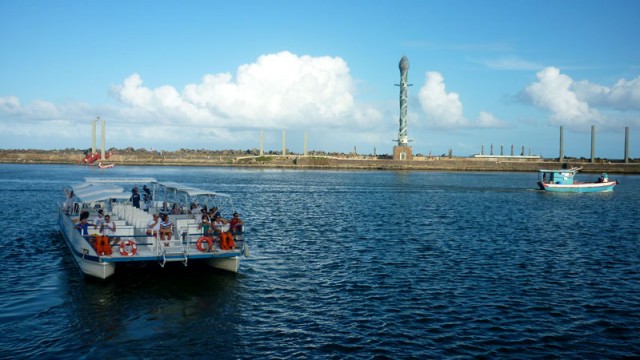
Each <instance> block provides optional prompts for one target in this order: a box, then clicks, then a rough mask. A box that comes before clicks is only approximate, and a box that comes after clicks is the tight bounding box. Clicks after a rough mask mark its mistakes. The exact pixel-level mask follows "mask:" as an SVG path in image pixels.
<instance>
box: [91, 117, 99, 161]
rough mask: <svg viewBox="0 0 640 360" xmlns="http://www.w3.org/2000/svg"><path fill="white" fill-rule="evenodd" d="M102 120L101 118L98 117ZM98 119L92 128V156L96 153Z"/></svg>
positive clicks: (94, 121)
mask: <svg viewBox="0 0 640 360" xmlns="http://www.w3.org/2000/svg"><path fill="white" fill-rule="evenodd" d="M98 119H100V116H98ZM98 119H96V120H93V126H92V127H91V155H93V154H95V153H96V122H97V121H98Z"/></svg>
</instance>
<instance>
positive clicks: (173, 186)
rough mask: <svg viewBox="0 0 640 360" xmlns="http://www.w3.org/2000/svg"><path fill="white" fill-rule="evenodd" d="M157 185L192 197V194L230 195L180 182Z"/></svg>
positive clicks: (166, 182)
mask: <svg viewBox="0 0 640 360" xmlns="http://www.w3.org/2000/svg"><path fill="white" fill-rule="evenodd" d="M158 185H160V186H162V187H164V188H165V189H167V190H169V191H175V192H182V193H185V194H186V195H188V196H190V197H193V196H221V197H231V196H230V195H228V194H223V193H219V192H214V191H209V190H203V189H198V188H195V187H191V186H186V185H184V184H180V183H177V182H172V181H165V182H159V183H158Z"/></svg>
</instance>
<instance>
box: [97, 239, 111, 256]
mask: <svg viewBox="0 0 640 360" xmlns="http://www.w3.org/2000/svg"><path fill="white" fill-rule="evenodd" d="M96 252H97V253H98V255H111V254H112V253H113V251H112V250H111V245H109V237H107V236H96Z"/></svg>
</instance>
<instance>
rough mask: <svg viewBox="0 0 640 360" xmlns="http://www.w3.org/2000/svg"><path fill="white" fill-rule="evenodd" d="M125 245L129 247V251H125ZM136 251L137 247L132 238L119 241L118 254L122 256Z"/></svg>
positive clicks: (131, 254)
mask: <svg viewBox="0 0 640 360" xmlns="http://www.w3.org/2000/svg"><path fill="white" fill-rule="evenodd" d="M127 247H129V248H130V249H131V251H127V249H126V248H127ZM137 251H138V247H137V246H136V242H135V241H133V240H125V241H123V242H121V243H120V255H122V256H133V255H135V254H136V252H137Z"/></svg>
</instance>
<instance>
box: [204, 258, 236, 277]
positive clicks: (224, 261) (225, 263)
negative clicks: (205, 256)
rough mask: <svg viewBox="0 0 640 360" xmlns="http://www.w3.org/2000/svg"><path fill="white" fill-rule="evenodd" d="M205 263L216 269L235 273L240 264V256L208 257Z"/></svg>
mask: <svg viewBox="0 0 640 360" xmlns="http://www.w3.org/2000/svg"><path fill="white" fill-rule="evenodd" d="M207 264H209V266H211V267H213V268H216V269H221V270H226V271H231V272H234V273H237V272H238V267H239V266H240V258H239V257H237V256H234V257H231V258H221V259H210V260H207Z"/></svg>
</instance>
